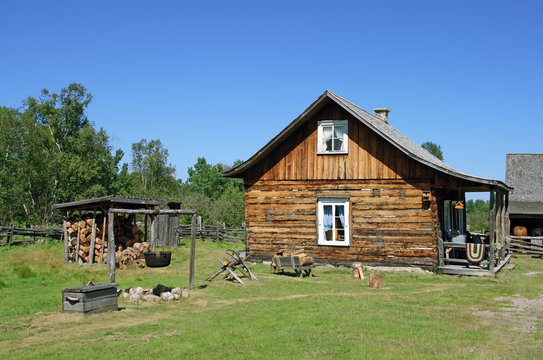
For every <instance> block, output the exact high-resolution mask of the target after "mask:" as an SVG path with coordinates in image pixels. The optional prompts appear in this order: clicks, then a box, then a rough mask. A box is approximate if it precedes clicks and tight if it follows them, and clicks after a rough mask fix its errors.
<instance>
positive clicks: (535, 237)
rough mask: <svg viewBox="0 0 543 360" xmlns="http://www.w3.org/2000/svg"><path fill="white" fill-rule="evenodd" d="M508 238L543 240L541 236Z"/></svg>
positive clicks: (514, 238) (514, 237) (513, 237)
mask: <svg viewBox="0 0 543 360" xmlns="http://www.w3.org/2000/svg"><path fill="white" fill-rule="evenodd" d="M509 237H510V238H511V239H513V240H517V239H520V240H543V236H513V235H509Z"/></svg>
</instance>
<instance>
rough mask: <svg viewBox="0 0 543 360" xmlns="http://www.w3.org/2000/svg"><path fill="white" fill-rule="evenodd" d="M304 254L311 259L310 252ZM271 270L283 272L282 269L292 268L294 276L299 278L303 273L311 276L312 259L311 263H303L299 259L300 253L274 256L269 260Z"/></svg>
mask: <svg viewBox="0 0 543 360" xmlns="http://www.w3.org/2000/svg"><path fill="white" fill-rule="evenodd" d="M304 255H305V256H309V257H311V259H312V260H313V255H312V254H304ZM270 267H271V271H272V273H274V274H275V273H276V272H278V271H279V272H281V273H282V272H283V271H284V270H294V272H295V273H296V276H299V277H300V278H303V277H304V274H305V275H307V276H313V274H312V273H311V269H312V268H313V261H311V264H304V263H303V262H301V261H300V255H292V256H274V257H273V258H272V262H271V265H270Z"/></svg>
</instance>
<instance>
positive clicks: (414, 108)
mask: <svg viewBox="0 0 543 360" xmlns="http://www.w3.org/2000/svg"><path fill="white" fill-rule="evenodd" d="M542 16H543V3H542V2H537V1H522V0H520V1H514V2H513V1H475V0H473V1H417V0H413V1H380V2H377V1H333V2H332V1H293V0H292V1H269V2H262V1H234V0H233V1H228V2H227V1H199V2H192V1H191V2H183V1H155V2H150V1H145V2H142V1H73V0H72V1H54V2H46V1H25V0H20V1H6V0H0V40H1V43H0V52H1V53H0V54H1V56H0V105H4V106H10V107H18V106H20V105H21V101H22V100H23V99H25V98H26V97H28V96H38V95H39V93H40V90H41V89H42V88H47V89H49V90H51V91H55V92H58V91H60V89H61V88H63V87H66V86H67V85H68V84H69V83H71V82H79V83H82V84H83V85H84V86H85V87H87V89H88V91H89V92H90V93H92V95H93V97H94V99H93V102H92V104H91V105H90V107H89V109H88V116H89V119H90V120H91V121H93V122H94V123H95V125H96V126H97V127H103V128H104V129H105V130H106V131H107V133H108V134H109V135H110V136H111V139H112V141H111V143H112V145H113V146H114V148H121V149H123V150H124V151H125V152H126V155H125V159H124V160H125V161H127V162H128V161H129V159H130V158H129V155H130V154H129V153H130V146H131V144H132V143H134V142H137V141H139V140H141V139H142V138H146V139H149V140H150V139H160V140H161V141H162V142H163V144H164V145H165V147H166V148H167V149H168V150H169V153H170V162H171V163H172V164H173V165H174V166H175V167H176V169H177V176H178V177H180V178H183V179H186V176H187V173H186V170H187V168H188V167H190V166H192V165H193V164H194V163H195V162H196V160H197V158H198V157H202V156H203V157H205V158H206V159H207V160H208V162H211V163H217V162H221V163H226V164H231V163H233V162H234V161H235V160H237V159H242V160H246V159H247V158H249V157H250V156H251V155H252V154H254V153H255V152H256V151H258V150H259V149H260V148H261V147H262V146H264V145H265V144H266V143H267V142H268V141H269V140H270V139H271V138H272V137H274V136H275V135H276V134H277V133H278V132H279V131H281V130H282V129H283V128H284V127H285V126H286V125H287V124H289V123H290V122H291V121H292V120H293V119H294V118H295V117H296V116H298V115H299V114H300V113H301V112H302V111H303V110H305V108H306V107H307V106H309V105H310V104H311V103H312V102H313V101H314V100H315V99H316V98H317V97H318V96H320V95H321V94H322V93H323V92H324V91H325V90H326V89H329V90H331V91H333V92H335V93H337V94H338V95H340V96H342V97H344V98H346V99H347V100H349V101H351V102H353V103H355V104H357V105H359V106H360V107H362V108H364V109H366V110H370V111H371V110H372V109H373V108H376V107H388V108H389V109H390V110H391V113H390V115H389V116H390V117H389V119H390V123H391V124H392V125H393V126H395V127H396V128H398V129H399V130H400V131H401V132H403V133H404V134H406V135H407V136H408V137H410V138H411V139H413V140H414V141H415V142H417V143H419V144H420V143H422V142H424V141H433V142H435V143H437V144H440V145H441V147H442V149H443V152H444V156H445V162H447V163H448V164H449V165H450V166H452V167H453V168H455V169H457V170H459V171H462V172H465V173H468V174H471V175H476V176H481V177H488V178H493V179H500V180H503V179H504V176H505V154H506V153H514V152H528V153H540V152H543V149H542V145H541V141H540V139H541V135H542V123H543V112H542V109H541V103H542V100H543V98H542V97H543V81H542V80H543V72H542V64H543V61H542V60H543V59H542V55H543V41H542V39H543V25H542V24H543V22H542V21H541V18H542Z"/></svg>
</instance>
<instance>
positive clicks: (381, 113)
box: [373, 108, 390, 123]
mask: <svg viewBox="0 0 543 360" xmlns="http://www.w3.org/2000/svg"><path fill="white" fill-rule="evenodd" d="M373 111H375V116H377V117H378V118H379V119H381V120H383V121H384V122H386V123H388V113H389V112H390V110H389V109H387V108H377V109H373Z"/></svg>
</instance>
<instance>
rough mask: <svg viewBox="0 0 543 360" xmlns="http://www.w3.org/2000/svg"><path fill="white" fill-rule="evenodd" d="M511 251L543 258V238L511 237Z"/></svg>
mask: <svg viewBox="0 0 543 360" xmlns="http://www.w3.org/2000/svg"><path fill="white" fill-rule="evenodd" d="M511 251H512V252H514V253H516V254H528V255H535V256H543V236H538V237H534V236H511Z"/></svg>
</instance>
